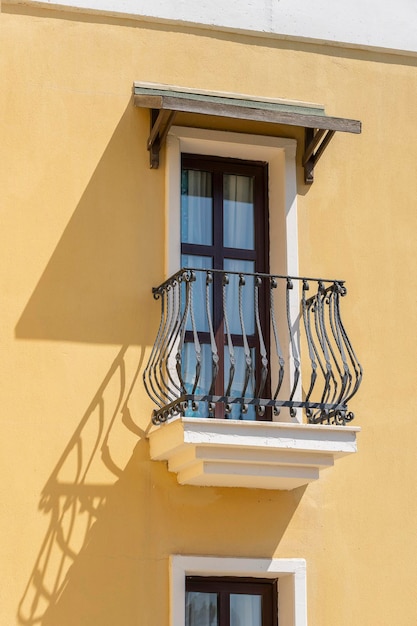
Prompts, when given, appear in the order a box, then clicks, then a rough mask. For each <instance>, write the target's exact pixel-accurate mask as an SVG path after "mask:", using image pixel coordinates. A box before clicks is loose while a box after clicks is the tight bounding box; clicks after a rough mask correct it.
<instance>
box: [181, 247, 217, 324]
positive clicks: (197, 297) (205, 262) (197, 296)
mask: <svg viewBox="0 0 417 626" xmlns="http://www.w3.org/2000/svg"><path fill="white" fill-rule="evenodd" d="M181 266H182V267H193V268H195V269H211V268H212V267H213V259H212V258H211V257H208V256H196V255H192V254H182V255H181ZM192 297H193V300H192V304H193V312H194V319H195V325H196V328H197V330H198V331H202V332H203V331H206V332H207V331H208V330H209V325H208V320H207V309H206V273H205V272H196V280H195V282H193V284H192ZM209 299H210V311H211V315H213V302H212V300H213V294H212V287H211V288H210V292H209ZM182 305H183V307H185V285H183V286H182ZM186 329H187V330H192V322H191V315H190V314H189V315H188V318H187V324H186Z"/></svg>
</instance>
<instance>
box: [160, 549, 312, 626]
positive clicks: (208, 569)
mask: <svg viewBox="0 0 417 626" xmlns="http://www.w3.org/2000/svg"><path fill="white" fill-rule="evenodd" d="M186 576H237V577H239V576H241V577H245V576H248V577H251V578H278V624H279V626H307V578H306V562H305V560H304V559H254V558H236V557H230V558H229V557H214V556H182V555H173V556H171V557H170V626H183V625H184V624H185V577H186Z"/></svg>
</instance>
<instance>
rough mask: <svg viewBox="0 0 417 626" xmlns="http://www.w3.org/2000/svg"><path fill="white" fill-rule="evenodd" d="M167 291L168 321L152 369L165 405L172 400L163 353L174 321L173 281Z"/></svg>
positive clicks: (168, 285)
mask: <svg viewBox="0 0 417 626" xmlns="http://www.w3.org/2000/svg"><path fill="white" fill-rule="evenodd" d="M165 291H166V294H167V307H166V311H167V314H166V323H165V328H164V333H163V336H162V340H161V346H160V350H159V354H158V358H157V359H156V360H155V362H154V364H153V367H152V370H151V374H152V380H153V385H154V386H153V389H154V391H155V392H156V393H158V395H159V394H161V395H160V396H159V397H160V398H161V401H162V403H163V405H165V404H169V403H170V402H171V397H170V395H169V394H168V393H167V384H166V382H165V380H164V378H163V374H162V367H163V366H164V365H165V361H164V359H163V355H164V352H165V350H166V346H167V342H168V341H169V329H170V327H171V323H172V305H171V302H172V297H171V294H172V283H171V282H170V283H168V284H167V285H166V287H165ZM156 387H157V388H158V391H156V389H155V388H156ZM168 390H169V387H168Z"/></svg>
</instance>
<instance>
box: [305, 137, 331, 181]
mask: <svg viewBox="0 0 417 626" xmlns="http://www.w3.org/2000/svg"><path fill="white" fill-rule="evenodd" d="M335 132H336V131H335V130H328V129H327V130H326V129H324V128H320V129H315V128H306V129H305V141H304V155H303V161H302V162H303V166H304V182H305V183H306V185H311V184H312V183H313V181H314V168H315V166H316V164H317V161H318V160H319V158H320V157H321V155H322V154H323V152H324V150H325V149H326V147H327V146H328V144H329V143H330V140H331V139H332V137H333V136H334V134H335Z"/></svg>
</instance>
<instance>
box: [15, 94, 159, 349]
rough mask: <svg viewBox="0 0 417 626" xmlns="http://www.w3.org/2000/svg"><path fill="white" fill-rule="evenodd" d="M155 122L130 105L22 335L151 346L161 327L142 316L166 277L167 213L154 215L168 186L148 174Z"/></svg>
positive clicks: (25, 317)
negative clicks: (148, 137)
mask: <svg viewBox="0 0 417 626" xmlns="http://www.w3.org/2000/svg"><path fill="white" fill-rule="evenodd" d="M148 124H149V120H148V112H147V111H138V110H137V109H135V108H134V106H133V103H132V102H129V104H128V106H127V108H126V110H125V112H124V114H123V115H122V117H121V119H120V122H119V123H118V125H117V127H116V129H115V131H114V133H113V135H112V137H111V139H110V141H109V143H108V145H107V147H106V149H105V151H104V153H103V156H102V158H101V159H100V161H99V163H98V164H97V167H96V169H95V171H94V173H93V175H92V177H91V180H90V181H89V184H88V185H87V187H86V189H85V191H84V193H83V195H82V197H81V199H80V201H79V203H78V205H77V206H76V207H75V209H74V212H73V214H72V217H71V219H70V221H69V223H68V225H67V227H66V228H65V231H64V232H63V234H62V236H61V238H60V240H59V241H58V243H57V246H56V248H55V250H54V252H53V254H52V256H51V258H50V260H49V262H48V264H47V266H46V268H45V270H44V272H43V274H42V275H41V277H40V279H39V282H38V284H37V285H36V287H35V289H34V291H33V293H32V295H31V296H30V298H29V301H28V303H27V305H26V307H25V309H24V311H23V313H22V315H21V317H20V319H19V321H18V323H17V326H16V329H15V332H16V337H17V338H25V339H46V340H60V341H76V342H89V343H107V344H118V345H121V344H130V345H133V344H140V345H143V344H144V341H146V339H147V340H148V342H149V337H151V336H152V332H150V330H149V329H150V328H151V326H152V328H153V326H154V324H152V316H149V315H146V314H145V315H144V314H143V311H144V310H145V311H146V309H147V308H148V307H150V306H152V304H153V300H152V296H151V287H152V284H158V283H159V282H160V279H161V277H162V275H163V274H162V271H163V270H162V267H163V266H162V261H163V259H162V258H160V257H161V255H155V253H154V252H155V250H156V249H157V250H161V249H163V237H164V230H163V229H164V225H163V211H162V210H160V211H159V212H156V211H154V210H153V198H154V197H155V198H156V206H159V207H163V201H162V200H161V197H162V199H163V195H162V194H163V193H164V189H163V184H162V185H161V184H160V181H159V177H158V173H156V172H151V171H150V170H149V162H148V154H147V151H146V148H145V146H146V135H147V131H148ZM50 175H51V176H53V172H51V173H50ZM40 239H41V237H40ZM40 245H41V243H40ZM153 272H154V273H153ZM152 276H155V278H154V279H153V278H152ZM156 317H157V316H156V315H155V320H156ZM155 320H154V321H155Z"/></svg>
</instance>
